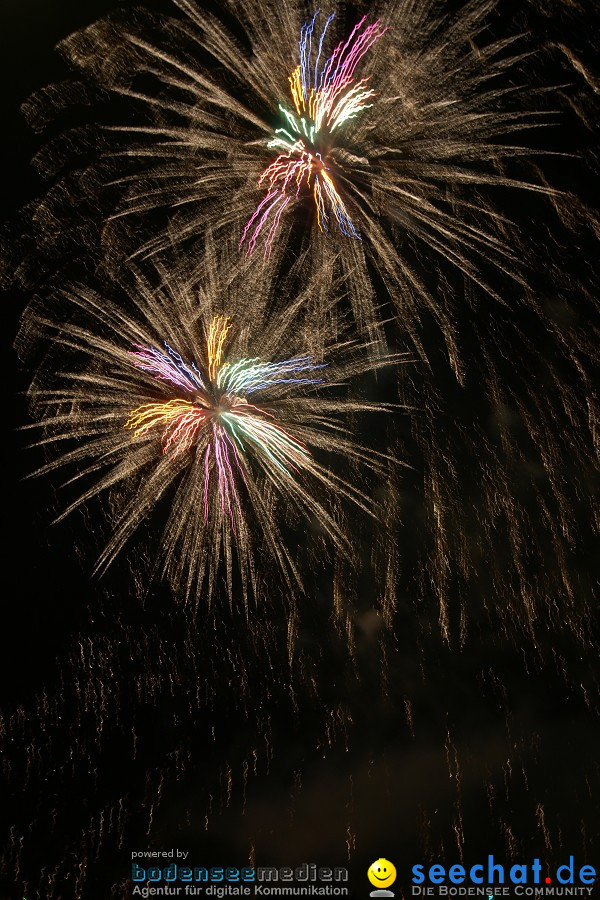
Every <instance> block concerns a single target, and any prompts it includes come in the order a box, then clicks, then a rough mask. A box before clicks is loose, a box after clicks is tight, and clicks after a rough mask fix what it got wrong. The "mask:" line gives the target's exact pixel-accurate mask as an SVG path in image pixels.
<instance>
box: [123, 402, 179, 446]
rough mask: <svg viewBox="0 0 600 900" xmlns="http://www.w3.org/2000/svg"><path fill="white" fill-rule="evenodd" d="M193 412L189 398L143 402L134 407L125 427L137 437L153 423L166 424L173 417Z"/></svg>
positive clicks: (171, 420)
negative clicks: (165, 401) (162, 401)
mask: <svg viewBox="0 0 600 900" xmlns="http://www.w3.org/2000/svg"><path fill="white" fill-rule="evenodd" d="M193 412H194V405H193V403H190V402H189V400H169V402H168V403H145V404H144V405H143V406H138V408H137V409H134V410H133V412H132V413H131V415H130V416H129V418H128V419H127V421H126V422H125V428H129V429H131V430H132V431H133V437H134V438H137V437H140V435H142V434H145V433H146V432H147V431H149V430H150V429H151V428H154V426H155V425H168V424H169V423H171V422H173V420H174V419H178V418H180V417H181V416H182V415H183V416H184V415H188V414H190V413H193Z"/></svg>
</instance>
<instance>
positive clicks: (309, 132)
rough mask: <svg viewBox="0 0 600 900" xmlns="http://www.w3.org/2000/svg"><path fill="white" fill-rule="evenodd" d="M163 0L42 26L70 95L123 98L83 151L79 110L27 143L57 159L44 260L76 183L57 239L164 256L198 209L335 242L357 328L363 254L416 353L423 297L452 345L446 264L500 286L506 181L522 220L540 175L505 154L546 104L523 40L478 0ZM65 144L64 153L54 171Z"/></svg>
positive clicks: (42, 107) (220, 224) (527, 141)
mask: <svg viewBox="0 0 600 900" xmlns="http://www.w3.org/2000/svg"><path fill="white" fill-rule="evenodd" d="M174 4H175V6H177V8H178V10H179V12H180V14H181V15H180V16H179V17H178V18H173V19H169V18H163V19H161V20H160V21H154V20H153V19H152V18H151V17H150V16H149V15H148V16H147V17H144V15H143V14H142V13H140V12H139V11H138V12H136V17H135V19H134V20H132V21H131V22H128V21H127V17H126V16H121V17H115V18H113V19H112V20H105V21H101V22H98V23H96V24H95V25H93V26H90V27H89V28H88V29H86V30H85V31H84V32H81V33H79V34H75V35H72V36H71V37H70V38H68V39H67V40H66V41H64V42H63V44H62V51H63V53H64V54H65V55H66V56H67V57H68V58H69V60H70V61H71V62H72V63H73V64H74V65H75V66H76V67H77V68H78V69H79V70H80V71H81V73H82V75H83V79H82V82H81V84H80V90H82V91H83V92H84V96H85V98H86V101H87V102H88V103H89V102H90V94H91V95H92V96H93V95H94V93H97V92H98V91H100V95H99V96H98V100H99V99H100V96H102V97H107V96H108V97H109V98H112V101H113V107H112V108H111V109H109V110H106V109H105V110H103V112H102V118H103V119H104V120H107V118H108V119H112V120H113V121H115V122H116V121H118V116H119V113H118V112H117V109H118V108H119V104H120V102H121V99H119V98H122V99H123V100H124V102H125V103H126V104H127V106H126V109H127V116H126V117H125V116H124V119H125V123H124V124H123V125H120V126H119V125H115V126H111V127H104V128H100V129H97V131H96V133H95V134H94V136H93V147H94V149H93V151H92V153H91V156H90V144H91V143H92V141H91V140H90V137H89V133H88V132H83V134H82V129H81V128H78V129H76V132H73V133H71V134H68V135H67V136H66V137H65V138H62V139H61V138H59V139H57V140H56V141H55V142H54V143H53V144H51V145H49V147H48V148H47V150H46V151H44V152H43V153H42V154H40V157H39V163H40V165H41V166H42V167H44V168H46V169H47V170H49V171H52V172H53V173H54V172H56V171H57V169H60V170H62V172H63V173H64V174H63V175H62V176H61V177H60V178H59V179H58V181H57V182H56V183H55V184H54V186H53V188H52V190H51V192H50V193H49V195H48V196H47V197H46V198H45V200H44V201H43V202H42V203H41V205H40V207H39V208H38V210H37V214H36V217H35V221H36V224H37V225H39V226H40V227H41V228H42V231H43V237H42V239H41V240H40V241H39V242H38V243H39V244H40V246H42V247H43V248H44V249H48V250H49V251H51V252H50V256H52V257H53V262H52V265H55V264H56V256H55V255H53V254H54V251H56V249H57V242H56V237H55V234H56V222H57V219H58V220H61V221H63V222H64V217H65V201H68V204H69V209H70V210H71V212H70V213H69V215H70V216H71V215H72V214H73V213H72V210H73V206H74V204H73V200H74V199H76V200H77V201H78V202H77V210H78V211H77V213H76V214H75V215H76V217H80V219H81V221H79V223H78V224H79V225H81V226H82V227H76V228H74V230H73V233H74V234H75V233H76V234H77V242H78V248H73V247H69V252H70V253H71V254H72V253H73V251H75V252H79V250H80V247H81V242H82V237H83V236H84V235H86V236H88V237H89V238H90V241H89V242H88V246H87V248H86V252H89V250H90V248H92V251H93V253H94V254H95V255H96V256H98V253H99V247H102V250H101V256H102V257H103V261H104V262H106V261H107V260H108V261H109V262H114V261H115V259H116V261H117V262H119V261H120V260H122V259H123V256H124V255H125V254H142V255H144V254H153V253H157V252H160V251H164V250H165V249H166V248H167V247H170V246H173V244H175V245H178V246H181V247H185V248H186V249H187V250H189V251H191V252H190V253H185V254H183V257H182V260H181V261H180V264H179V265H180V266H181V265H183V266H184V267H189V265H190V260H194V259H197V258H199V254H198V252H197V251H198V248H199V247H201V245H202V239H203V237H202V236H203V233H204V229H205V227H206V225H207V224H209V225H210V227H215V228H221V229H223V231H224V233H225V234H227V235H228V236H231V237H233V238H234V239H235V240H238V241H239V242H240V251H241V252H242V253H243V252H246V253H248V254H249V255H252V256H254V257H256V256H259V257H261V256H263V255H266V256H269V255H273V256H274V257H275V258H276V259H277V260H279V262H280V263H281V264H282V265H283V264H286V265H287V262H288V252H289V250H290V249H291V248H293V249H294V250H295V251H297V254H298V255H303V256H304V257H305V259H306V262H307V266H308V269H309V270H310V269H311V268H313V269H315V270H321V269H322V268H323V267H324V266H330V265H333V264H334V263H335V262H339V264H340V268H341V269H342V270H343V271H344V272H345V273H346V274H349V275H351V281H352V285H351V287H350V288H349V291H350V301H351V303H352V306H353V314H354V318H355V320H356V322H357V323H359V325H360V326H361V328H362V327H365V326H367V327H368V326H369V325H372V324H373V322H375V323H377V322H380V321H381V317H380V312H379V308H380V305H378V304H377V303H375V301H374V286H373V283H372V278H371V275H372V272H373V268H374V269H376V270H378V271H379V273H380V274H381V275H382V276H383V277H384V278H385V280H386V285H387V288H388V290H389V292H390V295H391V299H392V301H393V303H394V305H395V307H396V311H397V314H398V320H399V321H400V322H401V325H402V330H403V331H404V332H405V333H408V334H410V335H411V337H412V340H413V346H417V347H419V349H420V351H421V352H422V353H423V354H424V355H425V351H424V349H423V347H422V342H421V334H420V332H421V330H422V327H423V316H424V315H425V316H428V315H432V316H433V317H434V319H435V321H436V322H437V323H438V325H439V326H440V328H441V330H442V332H443V333H444V336H445V339H446V341H447V345H448V348H449V352H450V353H454V354H455V355H456V354H457V341H456V337H455V335H453V334H452V331H453V327H454V325H453V322H454V320H455V318H456V304H457V303H459V302H462V301H461V298H462V297H463V296H464V291H463V280H466V281H467V282H468V283H470V285H471V288H473V289H475V290H478V289H479V290H483V291H485V292H486V293H487V294H488V295H493V296H494V297H496V298H497V299H501V296H502V289H501V287H500V285H501V283H502V282H501V281H499V279H500V278H501V277H502V278H506V279H507V283H508V284H511V283H512V284H513V286H514V283H519V280H520V279H522V277H523V274H522V269H523V266H522V262H523V259H524V258H526V257H527V256H529V255H530V251H529V249H528V248H522V247H521V246H520V245H519V240H520V239H519V231H520V227H519V222H518V219H519V216H518V215H517V216H514V213H515V209H516V204H515V203H514V202H511V200H512V201H514V192H515V191H520V192H521V195H522V196H525V195H527V196H529V197H530V198H531V204H533V205H534V206H535V204H536V203H537V204H539V206H538V207H536V209H535V210H533V212H532V209H531V206H530V208H528V209H527V213H526V219H525V220H524V221H523V222H521V223H520V224H521V225H522V226H524V227H525V229H527V228H529V227H530V226H531V216H532V214H535V212H537V213H539V214H540V217H542V216H545V217H546V218H547V215H548V209H547V206H546V205H545V204H546V200H547V197H545V196H543V195H547V194H552V191H550V189H549V188H548V187H547V180H546V179H545V178H544V177H543V176H540V175H539V173H537V172H535V171H534V169H533V167H532V166H531V165H529V166H528V167H527V168H526V167H525V161H524V158H527V157H530V158H531V156H532V154H533V151H532V150H531V146H532V145H534V144H535V145H536V146H537V150H536V159H538V160H539V159H541V158H543V157H542V156H540V152H539V151H540V150H542V151H544V152H545V151H547V150H548V149H552V147H551V142H548V145H547V146H544V147H540V142H539V139H537V138H536V135H537V134H538V133H539V132H538V131H537V130H536V129H537V128H538V126H541V125H548V123H549V122H551V121H554V116H553V113H552V111H549V109H548V106H549V104H548V102H547V100H546V96H547V92H548V85H547V84H545V85H544V84H542V85H541V86H540V85H538V84H536V83H535V82H532V78H535V77H536V75H535V66H534V65H530V55H531V54H530V43H531V42H529V43H528V42H527V40H525V39H523V38H520V36H518V35H517V36H514V35H513V36H512V37H508V38H506V37H502V38H501V39H494V37H493V35H492V34H491V33H490V31H489V29H488V22H489V20H490V19H491V17H492V14H493V12H494V9H495V3H494V2H493V0H486V2H483V3H479V2H477V3H467V4H465V5H464V6H463V7H462V8H461V9H460V10H458V12H454V13H452V14H449V13H448V14H446V15H442V14H441V13H440V9H439V5H438V4H437V3H435V2H433V0H426V2H424V3H423V4H419V5H417V6H415V4H413V3H411V2H408V0H397V2H394V0H389V2H382V3H380V4H378V5H376V6H375V7H373V9H372V10H371V11H370V12H369V15H368V16H367V17H364V16H363V17H361V16H360V14H357V15H356V16H355V17H352V16H351V15H349V14H348V13H347V12H346V11H345V10H343V9H342V7H341V5H338V4H333V5H332V6H331V7H330V8H328V10H327V11H323V12H320V13H316V12H315V13H314V14H311V16H309V17H306V16H305V14H304V13H303V12H302V11H301V10H300V9H299V8H298V7H297V6H296V5H295V4H287V3H286V4H278V3H274V2H270V0H251V2H250V3H248V4H244V7H243V8H239V7H237V6H236V7H235V9H234V8H233V7H232V8H231V10H230V9H229V7H227V6H224V7H223V10H222V18H220V19H219V18H217V17H215V16H214V15H212V14H210V13H208V12H207V11H206V10H203V9H201V7H200V6H198V5H196V3H195V2H193V0H174ZM230 11H233V12H234V16H233V17H230V16H229V12H230ZM70 91H71V94H74V92H75V89H74V88H73V87H71V88H70ZM70 99H71V98H70V97H68V98H67V99H66V100H65V93H64V91H60V90H58V91H57V90H50V91H47V92H44V93H42V94H41V95H40V96H38V97H34V98H33V99H32V100H31V101H30V102H29V104H28V105H27V111H28V113H29V115H30V117H31V119H32V120H33V121H34V122H36V124H38V125H40V124H43V122H47V120H48V118H49V116H51V115H52V113H51V110H52V107H53V106H55V105H57V103H58V104H59V105H60V106H61V108H62V107H63V106H64V105H65V102H67V103H68V102H69V100H70ZM552 102H553V103H554V102H556V103H557V104H558V103H560V102H561V101H560V96H559V94H557V93H556V92H555V93H554V94H553V101H552ZM132 110H134V117H135V123H133V119H132ZM40 120H42V121H40ZM99 142H101V144H102V145H103V146H104V150H105V152H104V153H103V154H101V156H100V158H98V151H97V148H98V145H99ZM74 147H80V148H82V152H83V154H84V155H83V158H82V159H79V160H78V161H77V164H76V167H75V168H71V171H69V169H70V166H69V162H68V158H71V166H72V162H73V160H72V152H73V148H74ZM90 198H91V199H90ZM507 200H508V202H507ZM553 201H554V202H555V203H559V202H561V203H562V201H559V200H558V199H557V198H556V197H553ZM570 202H571V201H570ZM90 204H91V207H92V208H93V215H92V216H90V215H89V211H90ZM571 206H573V204H572V202H571ZM542 207H543V210H542ZM99 208H100V209H101V210H102V211H103V212H102V214H101V215H98V209H99ZM511 217H512V218H515V220H516V221H515V222H512V221H511ZM92 219H93V221H91V220H92ZM97 222H100V223H101V225H100V227H101V228H102V241H101V242H98V231H97ZM49 224H51V225H52V228H49V227H47V226H48V225H49ZM61 234H62V236H61V247H60V248H59V251H60V253H59V255H60V256H62V254H63V253H64V250H65V247H64V242H65V240H66V237H65V229H64V228H63V229H61ZM67 243H68V239H67ZM253 264H257V260H253ZM38 268H39V263H38ZM438 272H440V273H443V285H442V286H441V287H440V285H439V283H438V282H439V277H438V274H437V273H438ZM459 369H460V361H457V363H456V370H457V371H458V370H459Z"/></svg>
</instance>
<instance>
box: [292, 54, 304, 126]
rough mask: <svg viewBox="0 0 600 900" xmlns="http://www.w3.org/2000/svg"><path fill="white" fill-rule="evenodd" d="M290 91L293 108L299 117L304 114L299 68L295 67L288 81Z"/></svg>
mask: <svg viewBox="0 0 600 900" xmlns="http://www.w3.org/2000/svg"><path fill="white" fill-rule="evenodd" d="M288 81H289V83H290V88H291V90H292V97H293V100H294V106H295V107H296V112H297V113H298V115H299V116H301V115H302V113H303V112H304V95H303V93H302V79H301V77H300V66H296V68H295V69H294V71H293V72H292V74H291V75H290V77H289V79H288Z"/></svg>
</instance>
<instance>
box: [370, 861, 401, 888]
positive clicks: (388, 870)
mask: <svg viewBox="0 0 600 900" xmlns="http://www.w3.org/2000/svg"><path fill="white" fill-rule="evenodd" d="M367 875H368V876H369V881H370V882H371V884H372V885H373V886H374V887H378V888H386V887H389V886H390V884H393V883H394V882H395V880H396V867H395V866H394V865H393V863H391V862H390V861H389V859H377V860H375V862H374V863H371V865H370V866H369V871H368V872H367Z"/></svg>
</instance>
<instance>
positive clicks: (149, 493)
mask: <svg viewBox="0 0 600 900" xmlns="http://www.w3.org/2000/svg"><path fill="white" fill-rule="evenodd" d="M235 252H236V251H235V250H234V253H235ZM234 258H237V254H236V257H234ZM225 259H226V260H227V259H228V258H227V256H226V257H225ZM204 264H205V279H204V283H203V285H202V286H201V287H196V286H191V285H189V286H186V285H184V284H179V283H178V282H177V280H175V279H171V281H172V284H171V286H167V285H168V282H167V281H166V280H165V285H164V286H163V287H162V288H161V289H158V290H157V289H156V288H153V287H152V286H151V285H150V284H149V282H148V281H147V280H146V279H145V278H144V277H142V275H141V274H140V273H139V272H136V271H135V270H134V271H133V273H132V274H131V275H130V276H126V275H125V276H123V278H122V284H121V289H120V290H119V291H118V295H117V298H116V299H111V297H110V296H101V295H100V294H98V293H97V292H96V291H94V290H90V289H88V288H86V287H84V286H77V287H74V288H71V289H69V290H67V291H63V292H61V293H60V294H58V295H56V296H55V297H54V299H53V304H54V306H53V307H52V308H51V307H46V306H45V304H42V305H41V307H40V306H39V305H37V306H32V307H30V309H29V310H28V312H27V314H26V316H25V318H24V323H23V328H22V331H21V336H20V339H19V345H20V347H28V346H29V344H30V343H31V341H32V339H33V345H34V346H38V342H39V339H40V337H42V338H43V339H46V340H47V339H50V344H49V348H50V352H49V357H48V358H47V359H46V360H45V361H44V363H43V364H42V366H41V368H40V370H39V372H38V375H37V377H36V380H35V382H34V385H33V387H32V389H31V393H30V396H31V400H32V404H33V408H34V410H35V411H36V416H37V418H38V419H39V420H40V423H41V427H42V429H43V433H44V437H43V440H42V443H44V444H45V445H47V447H48V449H49V451H51V452H52V458H51V460H50V462H49V463H48V465H47V466H45V467H44V470H46V469H58V470H63V471H65V472H69V471H70V472H71V474H72V476H73V477H72V478H71V479H69V481H68V482H67V484H69V485H75V486H79V490H78V491H77V492H76V493H75V495H74V496H71V497H70V499H69V500H68V501H67V503H66V504H65V505H66V510H65V513H64V514H65V515H66V513H67V512H69V511H71V510H73V509H75V508H76V507H78V506H80V505H81V504H82V503H84V502H85V501H87V500H89V499H91V498H93V497H95V496H97V495H98V496H99V497H102V496H104V497H106V499H107V500H108V501H109V502H108V503H107V504H106V507H107V509H108V510H109V519H110V523H111V533H110V538H109V540H108V543H107V545H106V548H105V549H104V551H103V553H102V556H101V558H100V561H99V563H98V565H99V567H100V568H104V567H106V566H107V565H108V564H109V563H110V562H111V561H112V560H113V559H114V557H115V556H116V555H117V554H118V553H119V552H120V551H121V549H122V548H123V547H124V546H125V545H126V544H129V545H132V543H133V544H137V546H138V550H139V551H142V553H143V555H142V556H141V557H139V558H140V559H142V560H143V559H145V558H146V546H145V545H146V541H145V539H144V537H143V536H142V534H141V532H142V531H144V530H145V529H143V528H141V527H140V526H142V525H143V524H144V523H146V522H147V520H149V519H152V520H153V521H154V523H155V524H157V523H159V524H162V526H163V527H162V538H161V540H160V544H159V549H158V550H157V549H156V548H155V547H154V548H152V553H153V555H154V557H155V558H156V559H157V560H158V562H159V565H160V566H161V567H162V568H163V570H164V571H165V572H166V574H167V575H168V577H169V579H170V581H171V583H172V584H173V585H174V587H175V589H176V590H177V591H178V592H179V593H180V595H182V596H183V597H185V598H189V599H192V600H198V599H201V598H204V599H206V600H210V598H211V596H212V594H213V592H214V590H215V586H216V584H217V583H218V581H219V580H220V578H219V576H222V577H223V579H224V580H225V581H226V582H227V584H228V588H229V592H230V596H232V597H233V596H236V597H239V596H241V597H243V598H244V600H246V599H247V598H248V596H249V595H251V594H256V591H257V587H256V582H257V580H260V581H261V582H264V581H272V580H273V577H274V573H275V572H276V571H278V572H279V574H280V576H281V577H282V578H283V583H285V584H286V585H287V587H290V586H292V585H295V586H298V584H299V582H300V576H299V575H298V571H299V566H298V565H297V559H296V557H297V554H296V553H295V552H292V547H293V546H294V545H295V544H296V543H297V541H296V540H295V539H293V538H292V541H291V544H292V546H290V545H289V541H290V536H293V535H294V528H295V527H298V525H299V524H300V522H301V521H302V519H304V521H305V523H306V521H308V522H310V523H313V525H314V528H313V529H312V530H313V532H314V539H315V540H316V541H317V542H318V543H319V544H323V543H324V544H325V545H328V546H329V547H330V548H331V549H334V550H336V552H338V551H339V552H342V553H344V554H348V555H349V554H350V537H349V534H348V532H347V530H346V527H345V525H344V515H345V514H344V508H345V506H346V505H347V504H350V505H351V506H352V507H353V508H354V509H357V508H360V509H362V510H363V511H364V512H365V513H367V514H369V513H370V512H372V509H373V504H372V502H371V501H370V500H369V499H368V496H367V494H366V493H364V492H363V491H362V490H361V488H360V487H359V486H357V485H358V480H357V476H356V470H357V468H358V467H359V464H360V463H364V464H365V466H364V467H363V468H364V470H365V475H366V476H367V481H368V479H369V478H370V477H371V472H372V471H375V472H376V471H377V470H379V469H380V468H381V467H382V466H383V465H384V464H385V463H384V457H382V456H381V455H378V454H377V453H376V452H375V451H369V450H368V449H367V448H365V447H362V446H361V444H360V442H359V441H357V440H355V439H354V437H353V435H352V429H351V425H352V423H353V422H354V419H355V417H356V416H360V414H361V412H363V411H369V410H376V409H379V410H383V409H384V408H385V406H381V405H379V406H376V405H375V404H372V403H369V402H366V401H362V400H360V399H353V398H352V397H351V396H350V395H349V390H350V387H349V382H350V380H351V379H352V378H354V377H355V376H357V375H359V374H360V373H364V372H365V371H367V370H369V369H371V368H373V367H375V368H376V367H377V366H379V365H383V364H387V363H389V362H390V361H392V360H391V358H390V357H385V356H383V355H381V354H377V351H376V349H375V348H373V347H367V346H364V345H362V344H360V343H355V342H351V343H345V344H342V345H335V344H334V343H333V342H332V340H331V338H330V337H328V336H327V327H326V325H325V322H326V319H327V318H328V316H325V317H324V315H323V313H324V310H325V308H326V306H327V301H326V298H325V296H324V295H323V294H322V292H323V291H324V290H325V288H324V286H323V284H322V283H321V284H319V285H317V284H315V283H311V284H308V285H307V286H306V288H305V289H304V290H302V291H300V292H299V293H298V294H297V295H296V298H295V299H294V301H293V302H292V303H290V305H289V307H288V309H287V310H286V312H285V314H282V315H279V316H275V317H273V316H270V315H269V314H268V310H269V306H270V304H271V298H272V286H271V280H270V279H269V278H264V277H262V276H264V274H265V273H264V271H261V273H260V275H261V277H255V278H252V277H251V276H250V275H249V274H248V273H245V275H244V277H240V274H239V272H237V273H236V272H235V268H236V267H235V265H234V266H232V265H231V261H230V260H229V262H228V266H225V265H224V264H223V262H222V261H221V264H220V265H219V262H218V261H217V258H216V255H215V253H214V251H212V250H211V251H210V252H209V253H208V254H207V256H205V259H204ZM232 269H233V272H232ZM225 273H226V274H225ZM160 275H161V276H162V277H163V278H164V276H165V273H164V272H161V273H160ZM257 276H258V270H257ZM106 293H107V292H105V294H106ZM249 297H251V298H252V303H249V302H248V298H249ZM40 302H41V301H40ZM57 303H58V304H61V303H64V309H63V308H62V307H60V314H57V310H56V304H57ZM313 304H314V305H313ZM331 313H332V309H331V304H329V315H331ZM374 356H377V357H378V358H377V361H375V360H374ZM58 358H60V366H57V365H56V363H55V360H56V359H58ZM395 359H397V358H395ZM369 360H370V361H369ZM57 370H58V371H57ZM344 385H345V386H344ZM65 447H68V449H67V450H64V448H65ZM60 448H62V452H61V450H60ZM54 451H57V452H54ZM334 460H335V466H334V465H333V463H334ZM83 485H84V486H83ZM67 490H69V489H67ZM71 490H72V488H71ZM165 512H166V516H165ZM306 531H308V532H310V531H311V529H310V528H308V529H307V528H306V525H305V526H304V534H303V539H302V542H301V543H303V544H304V543H306V544H307V545H309V544H310V543H311V541H310V539H307V535H306ZM140 542H141V545H140ZM138 556H139V554H136V553H133V554H132V559H133V560H134V561H135V560H136V559H137V558H138ZM260 561H262V564H259V563H260ZM139 565H140V568H141V574H146V573H145V572H144V562H140V563H139ZM234 586H235V590H234ZM281 588H282V582H281V580H280V581H279V589H280V590H281Z"/></svg>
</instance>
